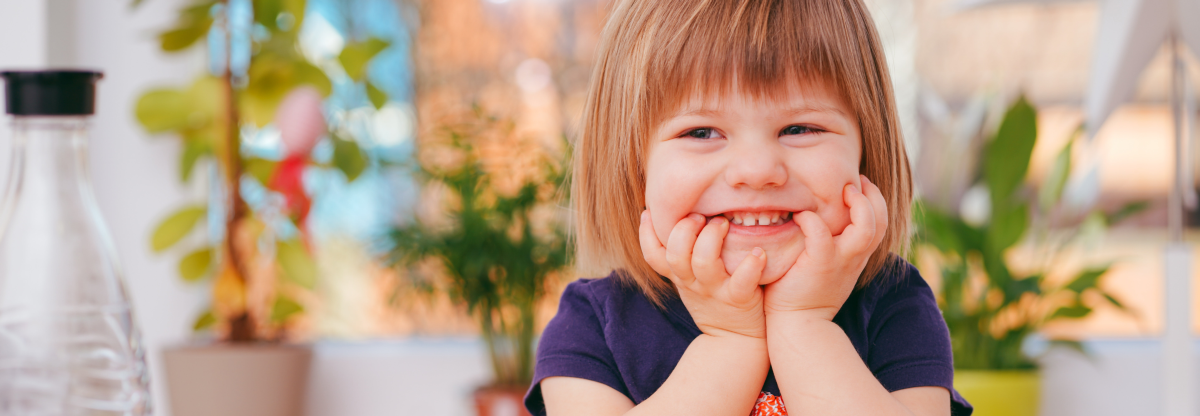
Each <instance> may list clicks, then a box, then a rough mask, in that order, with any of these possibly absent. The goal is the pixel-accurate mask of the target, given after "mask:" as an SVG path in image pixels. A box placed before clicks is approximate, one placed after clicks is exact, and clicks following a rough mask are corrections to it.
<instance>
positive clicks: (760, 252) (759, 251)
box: [750, 247, 766, 259]
mask: <svg viewBox="0 0 1200 416" xmlns="http://www.w3.org/2000/svg"><path fill="white" fill-rule="evenodd" d="M750 254H753V255H754V257H758V258H760V259H761V258H763V254H766V253H764V252H763V249H761V248H759V247H755V248H754V250H752V251H750Z"/></svg>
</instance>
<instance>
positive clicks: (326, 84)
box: [294, 59, 333, 97]
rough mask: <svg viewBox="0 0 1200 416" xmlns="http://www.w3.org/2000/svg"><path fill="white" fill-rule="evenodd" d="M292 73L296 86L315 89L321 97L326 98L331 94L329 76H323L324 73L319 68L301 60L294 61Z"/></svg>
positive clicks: (331, 88)
mask: <svg viewBox="0 0 1200 416" xmlns="http://www.w3.org/2000/svg"><path fill="white" fill-rule="evenodd" d="M294 71H295V76H296V83H297V84H303V85H310V86H312V87H313V88H316V89H317V91H319V92H320V93H321V96H322V97H328V96H329V94H330V93H332V92H333V83H332V82H330V81H329V76H328V75H325V71H322V70H321V68H317V67H316V66H314V65H313V64H310V63H308V61H305V60H303V59H301V60H297V61H296V64H295V68H294Z"/></svg>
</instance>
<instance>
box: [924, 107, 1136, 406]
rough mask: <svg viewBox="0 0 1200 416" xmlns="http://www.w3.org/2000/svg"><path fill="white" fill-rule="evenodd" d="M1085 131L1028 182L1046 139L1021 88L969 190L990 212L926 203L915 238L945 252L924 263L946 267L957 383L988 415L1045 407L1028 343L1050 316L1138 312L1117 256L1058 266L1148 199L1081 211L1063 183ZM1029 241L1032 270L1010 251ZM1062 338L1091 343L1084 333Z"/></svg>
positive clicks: (942, 271) (939, 271)
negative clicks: (1035, 182)
mask: <svg viewBox="0 0 1200 416" xmlns="http://www.w3.org/2000/svg"><path fill="white" fill-rule="evenodd" d="M1078 137H1079V134H1078V130H1077V133H1076V134H1075V135H1074V136H1073V137H1072V138H1071V139H1070V140H1069V141H1068V142H1067V144H1066V145H1065V146H1064V147H1063V148H1062V149H1061V150H1060V151H1059V152H1058V154H1057V157H1056V158H1055V161H1054V164H1053V167H1051V169H1050V171H1049V174H1048V175H1047V176H1046V177H1045V179H1044V180H1043V181H1042V183H1041V184H1040V187H1039V189H1037V191H1036V192H1031V191H1029V190H1026V189H1023V188H1024V187H1023V186H1022V184H1023V183H1024V182H1025V176H1026V171H1027V170H1028V167H1029V161H1030V158H1031V156H1032V153H1033V147H1034V144H1035V142H1036V140H1037V111H1036V109H1035V108H1034V107H1033V106H1032V105H1031V104H1030V103H1029V102H1028V101H1026V100H1025V98H1024V97H1021V98H1019V99H1018V100H1017V101H1016V102H1015V103H1014V104H1012V106H1011V107H1009V108H1008V110H1007V112H1006V113H1005V114H1004V118H1003V120H1002V121H1001V122H1000V125H999V129H998V130H997V131H996V133H995V135H994V136H993V138H992V139H991V141H990V142H989V143H988V144H987V145H986V146H985V149H986V150H985V151H983V152H982V155H983V156H982V157H983V158H984V159H983V161H982V162H983V163H982V174H981V175H978V176H975V177H977V178H978V177H980V176H981V177H982V178H981V180H980V181H979V182H978V183H977V184H976V186H975V187H974V188H973V190H972V191H968V192H967V196H966V198H978V199H979V201H978V202H981V203H974V204H973V203H971V202H969V201H968V202H965V203H964V204H963V205H964V206H970V205H975V206H978V207H979V208H982V209H975V211H982V212H948V210H945V209H939V208H937V207H935V206H934V205H933V204H931V203H927V202H918V204H917V205H918V209H917V210H916V216H915V217H916V218H915V219H916V224H917V233H916V235H915V241H914V247H915V248H916V249H917V250H922V249H932V250H934V251H935V252H936V253H937V255H935V256H932V257H934V258H935V259H936V260H933V261H932V262H926V264H922V265H921V266H924V267H922V268H923V269H924V270H925V274H927V275H940V276H941V285H940V289H939V293H938V298H939V299H938V301H939V306H940V307H941V309H942V314H943V316H944V317H945V319H946V324H947V325H948V326H949V328H950V338H951V345H952V349H953V353H954V366H955V388H956V389H957V390H958V391H959V392H960V393H961V394H962V395H963V397H965V398H966V399H967V400H968V401H970V402H971V403H973V404H974V405H975V406H976V413H977V414H979V415H982V416H987V415H1032V414H1036V413H1037V409H1038V392H1039V389H1040V384H1039V380H1040V378H1039V376H1038V373H1037V371H1036V368H1037V365H1036V363H1035V361H1034V360H1032V359H1031V358H1030V357H1027V356H1026V355H1024V354H1023V353H1022V345H1023V344H1024V343H1025V340H1026V339H1027V338H1028V337H1029V336H1030V335H1032V334H1034V333H1035V332H1037V331H1038V330H1039V329H1041V328H1042V327H1043V326H1044V325H1046V324H1047V323H1050V322H1053V321H1057V320H1060V319H1079V318H1084V317H1087V316H1088V315H1089V314H1090V313H1091V312H1092V310H1093V308H1094V307H1097V306H1100V304H1104V303H1106V304H1109V305H1112V306H1114V307H1116V308H1118V309H1120V310H1122V311H1124V312H1126V313H1132V311H1130V310H1129V309H1128V308H1126V306H1125V305H1123V304H1122V303H1121V302H1120V301H1119V300H1117V298H1116V297H1115V296H1113V294H1111V293H1109V292H1108V291H1106V290H1105V289H1104V288H1103V287H1102V286H1101V282H1102V279H1103V277H1104V276H1105V275H1106V274H1107V273H1108V271H1109V269H1110V266H1111V264H1110V263H1105V264H1089V265H1086V266H1085V267H1083V269H1082V270H1075V271H1073V272H1068V273H1064V270H1061V268H1057V267H1055V266H1056V265H1058V264H1061V263H1060V260H1061V258H1062V255H1063V254H1064V250H1066V249H1068V248H1071V247H1072V246H1073V245H1075V244H1076V243H1078V242H1080V241H1081V239H1083V238H1092V237H1095V236H1097V235H1098V233H1099V232H1102V231H1103V230H1104V229H1105V228H1106V227H1107V226H1108V225H1110V224H1115V223H1117V222H1119V221H1121V220H1122V219H1124V218H1126V217H1128V216H1129V215H1132V214H1134V213H1136V212H1138V211H1140V210H1141V209H1143V208H1145V206H1146V204H1145V203H1144V202H1137V203H1133V204H1130V205H1127V206H1125V207H1123V208H1122V209H1120V210H1118V211H1116V212H1114V213H1109V214H1106V213H1103V212H1100V211H1098V210H1092V211H1090V212H1086V213H1082V214H1075V215H1071V212H1070V210H1069V209H1067V208H1066V207H1065V206H1064V203H1063V189H1064V187H1065V186H1066V183H1067V177H1068V174H1069V172H1070V171H1071V161H1072V147H1073V145H1074V142H1075V140H1077V139H1078ZM970 210H971V209H970V208H966V209H964V211H970ZM1022 242H1023V243H1024V244H1027V245H1028V246H1027V248H1028V249H1029V251H1030V252H1032V253H1035V255H1034V256H1033V257H1034V259H1033V260H1032V263H1033V264H1029V263H1030V262H1029V261H1026V262H1022V264H1021V266H1022V267H1020V268H1019V270H1024V272H1017V271H1016V270H1017V269H1018V268H1017V267H1013V265H1012V264H1011V263H1010V260H1009V259H1010V257H1009V256H1008V255H1007V253H1008V251H1009V250H1010V249H1012V248H1014V246H1017V245H1018V243H1022ZM922 257H930V256H922ZM930 263H932V264H930ZM1052 342H1053V343H1056V344H1061V345H1066V346H1070V347H1072V348H1074V349H1076V350H1079V351H1081V352H1082V351H1083V348H1082V344H1080V343H1079V342H1078V341H1077V340H1052Z"/></svg>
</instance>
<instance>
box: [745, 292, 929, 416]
mask: <svg viewBox="0 0 1200 416" xmlns="http://www.w3.org/2000/svg"><path fill="white" fill-rule="evenodd" d="M767 346H768V351H769V353H770V362H771V367H772V368H773V369H774V370H775V380H776V381H777V382H778V383H779V389H780V392H781V393H782V394H783V401H784V403H785V404H786V405H787V408H788V412H789V413H791V414H796V415H858V414H871V415H898V416H899V415H904V416H911V415H912V413H911V412H910V411H909V410H908V409H907V408H905V407H904V405H903V404H901V403H900V402H899V401H897V400H896V399H895V398H894V397H893V396H892V395H891V394H889V393H888V391H887V389H884V388H883V385H881V384H879V381H878V380H876V379H875V376H874V375H873V374H871V371H870V370H869V369H868V368H867V366H866V364H864V363H863V361H862V359H861V358H860V357H859V356H858V353H857V352H856V351H855V349H854V345H853V344H851V343H850V338H848V337H847V336H846V333H845V332H844V331H842V328H841V327H839V326H838V325H837V324H835V323H833V322H830V321H828V320H825V319H821V318H818V317H812V316H806V315H804V314H803V313H801V312H790V313H776V314H768V315H767Z"/></svg>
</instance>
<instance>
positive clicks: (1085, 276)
mask: <svg viewBox="0 0 1200 416" xmlns="http://www.w3.org/2000/svg"><path fill="white" fill-rule="evenodd" d="M1108 269H1109V266H1102V267H1099V268H1090V269H1085V270H1084V271H1082V272H1080V273H1079V275H1077V276H1075V278H1074V279H1071V283H1067V285H1066V286H1065V288H1066V289H1067V290H1070V291H1072V292H1075V293H1082V292H1083V291H1085V290H1088V289H1092V288H1095V287H1097V284H1098V283H1100V277H1102V276H1104V274H1105V273H1108Z"/></svg>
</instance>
